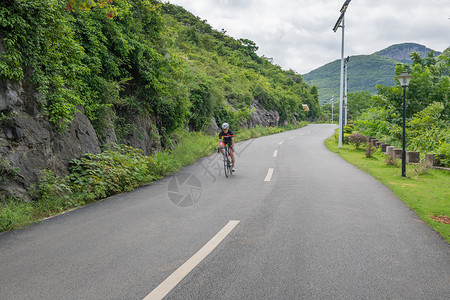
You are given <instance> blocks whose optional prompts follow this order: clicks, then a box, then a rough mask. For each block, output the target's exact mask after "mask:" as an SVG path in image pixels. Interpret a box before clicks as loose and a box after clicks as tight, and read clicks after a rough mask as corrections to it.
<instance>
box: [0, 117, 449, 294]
mask: <svg viewBox="0 0 450 300" xmlns="http://www.w3.org/2000/svg"><path fill="white" fill-rule="evenodd" d="M334 128H335V127H334V126H331V125H309V126H307V127H305V128H302V129H298V130H295V131H289V132H284V133H281V134H277V135H272V136H268V137H263V138H258V139H253V140H250V141H247V142H243V143H240V144H238V146H237V172H236V173H235V174H234V175H233V176H231V177H230V178H225V176H224V174H223V169H222V165H221V161H220V157H219V155H218V154H215V155H212V156H210V157H206V158H204V159H202V160H200V161H199V162H198V163H196V164H194V165H191V166H188V167H186V168H184V169H183V170H182V171H181V172H180V173H178V174H176V176H172V177H168V178H166V179H163V180H161V181H158V182H155V183H153V184H151V185H149V186H146V187H143V188H140V189H138V190H136V191H134V192H131V193H126V194H122V195H118V196H115V197H111V198H109V199H106V200H104V201H101V202H97V203H95V204H92V205H89V206H86V207H83V208H80V209H77V210H74V211H72V212H69V213H66V214H63V215H60V216H58V217H55V218H52V219H48V220H46V221H43V222H41V223H39V224H35V225H33V226H30V227H29V228H26V229H23V230H16V231H12V232H6V233H2V234H0V299H2V300H6V299H144V298H145V297H147V296H148V295H149V294H150V293H151V292H152V291H160V289H161V290H163V288H162V286H166V291H165V292H163V295H165V293H168V294H167V296H166V299H448V298H449V295H450V246H449V244H447V243H446V242H445V240H444V239H442V238H441V237H440V236H439V235H438V234H437V233H435V232H434V231H433V230H432V229H431V228H429V227H427V226H426V224H424V223H423V222H422V221H420V219H419V218H418V217H417V216H416V215H415V214H414V212H413V211H411V210H410V209H408V208H407V207H405V206H404V204H403V203H402V202H401V201H400V200H399V199H398V198H396V197H395V195H394V194H393V193H392V192H391V191H390V190H389V189H388V188H386V187H385V186H384V185H382V184H381V183H379V182H378V181H377V180H375V179H374V178H372V177H371V176H369V175H367V174H366V173H364V172H362V171H360V170H358V169H357V168H355V167H353V166H352V165H350V164H348V163H347V162H345V161H343V160H342V159H341V158H339V157H338V156H337V155H335V154H333V153H331V152H329V151H328V150H327V149H326V147H325V146H324V144H323V141H324V140H325V138H327V137H328V136H330V135H331V134H332V133H333V132H334ZM269 169H273V173H272V174H270V172H269ZM270 175H271V176H270ZM230 221H232V222H231V223H230ZM229 225H231V227H230V226H229ZM224 231H226V232H225V233H224ZM218 233H219V234H218ZM216 234H218V235H222V236H221V237H220V239H219V238H218V237H217V236H216ZM215 236H216V237H215ZM213 237H215V238H213ZM214 242H215V244H214V245H212V243H214ZM200 249H202V250H200ZM199 250H200V251H199ZM204 251H205V252H204ZM196 253H197V254H196ZM183 272H184V273H183ZM162 283H163V284H162ZM166 283H168V285H165V284H166ZM160 284H161V285H160ZM167 286H168V287H169V288H167ZM155 289H156V290H155ZM153 293H155V292H153ZM149 298H150V296H149V297H148V298H147V299H149ZM153 299H155V298H153Z"/></svg>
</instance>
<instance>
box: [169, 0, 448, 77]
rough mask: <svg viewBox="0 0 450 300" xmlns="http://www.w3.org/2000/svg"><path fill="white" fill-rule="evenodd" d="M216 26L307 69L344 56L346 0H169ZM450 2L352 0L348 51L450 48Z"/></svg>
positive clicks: (290, 66) (291, 66)
mask: <svg viewBox="0 0 450 300" xmlns="http://www.w3.org/2000/svg"><path fill="white" fill-rule="evenodd" d="M170 3H172V4H176V5H180V6H183V7H184V8H185V9H186V10H188V11H190V12H191V13H193V14H194V15H196V16H199V17H200V18H201V19H206V20H207V21H208V23H209V24H210V25H211V26H212V27H213V28H215V29H218V30H221V29H225V30H226V31H227V34H228V35H230V36H232V37H234V38H247V39H250V40H252V41H254V42H255V43H256V44H257V45H258V47H259V51H258V54H260V55H265V56H266V57H271V58H273V59H274V62H275V63H276V64H279V65H280V66H282V67H283V68H284V69H293V70H295V71H297V72H299V73H302V74H304V73H307V72H309V71H311V70H313V69H315V68H318V67H320V66H322V65H323V64H326V63H328V62H331V61H333V60H336V59H339V58H340V51H341V50H340V49H341V31H340V30H339V31H338V32H336V33H334V32H333V31H332V28H333V26H334V24H335V22H336V20H337V19H338V17H339V15H340V13H339V9H340V8H341V6H342V4H343V3H344V0H332V1H331V0H277V1H273V0H270V1H269V0H259V1H257V0H195V1H193V0H170ZM449 18H450V5H449V3H448V0H428V1H423V0H409V1H401V0H377V1H374V0H353V1H352V2H351V3H350V6H349V8H348V10H347V13H346V17H345V25H346V28H345V55H346V56H347V55H360V54H372V53H374V52H376V51H379V50H381V49H384V48H386V47H388V46H390V45H392V44H398V43H402V42H416V43H419V44H423V45H425V46H427V47H429V48H432V49H434V50H437V51H443V50H444V49H445V48H447V47H449V46H450V19H449Z"/></svg>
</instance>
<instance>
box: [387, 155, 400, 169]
mask: <svg viewBox="0 0 450 300" xmlns="http://www.w3.org/2000/svg"><path fill="white" fill-rule="evenodd" d="M385 162H386V164H387V165H390V166H394V167H399V166H400V160H399V159H397V158H395V157H394V156H393V155H388V156H386V159H385Z"/></svg>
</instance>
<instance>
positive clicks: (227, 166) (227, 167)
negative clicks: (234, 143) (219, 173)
mask: <svg viewBox="0 0 450 300" xmlns="http://www.w3.org/2000/svg"><path fill="white" fill-rule="evenodd" d="M223 149H224V154H223V169H224V171H225V177H228V176H229V175H231V173H232V171H231V170H232V169H233V165H232V163H231V156H230V145H228V144H226V145H225V147H223Z"/></svg>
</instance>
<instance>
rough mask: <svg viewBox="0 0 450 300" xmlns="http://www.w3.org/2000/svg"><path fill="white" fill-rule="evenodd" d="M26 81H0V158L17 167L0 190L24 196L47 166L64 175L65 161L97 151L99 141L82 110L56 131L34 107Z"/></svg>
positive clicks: (31, 92) (66, 162)
mask: <svg viewBox="0 0 450 300" xmlns="http://www.w3.org/2000/svg"><path fill="white" fill-rule="evenodd" d="M36 96H37V95H36V94H34V93H33V88H31V87H30V85H29V84H13V83H8V82H0V114H1V116H2V118H1V123H0V142H1V147H0V156H1V157H0V159H1V160H2V161H3V162H8V163H9V164H10V165H11V166H12V167H15V168H18V170H19V171H18V176H17V178H12V177H11V176H9V178H6V180H4V181H5V182H3V183H1V184H0V191H1V192H2V193H5V192H6V193H9V194H12V195H15V196H19V197H22V198H27V197H28V193H27V189H28V188H29V187H30V186H31V185H32V184H33V183H36V182H37V180H38V177H39V175H40V173H41V172H42V171H43V170H45V169H49V170H52V171H54V172H55V173H56V174H58V175H67V174H68V170H67V165H68V162H69V161H70V160H71V159H73V158H79V157H80V156H81V155H82V154H84V153H87V152H90V153H98V152H100V143H99V141H98V138H97V135H96V133H95V131H94V129H93V128H92V125H91V123H90V122H89V120H88V119H87V117H86V116H85V115H84V110H83V108H82V107H79V110H80V112H79V113H77V114H76V116H75V119H74V121H73V122H72V123H71V124H70V126H69V128H68V129H67V130H66V131H65V132H62V133H61V132H57V131H56V130H55V128H54V126H52V124H51V123H49V122H48V121H47V119H46V118H45V116H43V115H42V114H41V112H40V109H39V107H38V104H37V103H38V102H37V100H36V99H37V98H36Z"/></svg>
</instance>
